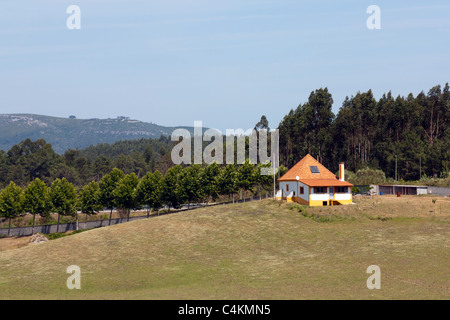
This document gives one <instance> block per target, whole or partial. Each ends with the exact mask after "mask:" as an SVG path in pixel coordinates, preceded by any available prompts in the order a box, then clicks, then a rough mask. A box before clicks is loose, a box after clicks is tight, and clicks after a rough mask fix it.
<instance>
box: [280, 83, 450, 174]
mask: <svg viewBox="0 0 450 320" xmlns="http://www.w3.org/2000/svg"><path fill="white" fill-rule="evenodd" d="M332 104H333V98H332V95H331V93H329V92H328V89H327V88H321V89H318V90H315V91H313V92H311V94H310V96H309V99H308V102H306V103H303V104H300V105H299V106H298V107H297V108H296V109H295V110H291V111H290V112H289V113H288V114H287V115H286V116H285V117H284V119H283V120H282V121H281V123H280V125H279V130H280V162H281V163H282V164H283V165H285V166H286V167H288V168H289V167H291V166H292V165H294V164H295V163H296V162H297V161H299V160H300V159H301V158H302V157H303V156H305V155H306V154H308V153H309V154H311V155H312V156H314V157H316V158H317V159H318V160H319V161H320V162H321V163H322V164H324V165H325V166H326V167H328V168H329V169H331V170H334V171H336V170H337V169H338V163H339V162H345V164H346V168H347V169H349V170H351V171H353V172H356V171H358V170H360V169H365V168H371V169H378V170H381V171H383V172H384V173H385V175H386V177H388V178H394V179H395V180H400V179H402V180H405V181H408V180H409V181H411V180H419V179H421V178H424V177H427V176H428V177H436V178H447V177H448V175H449V172H450V128H449V117H450V89H449V85H448V83H447V84H446V85H445V86H444V88H443V89H442V88H441V86H440V85H437V86H435V87H433V88H431V89H430V90H429V91H428V93H427V94H425V93H424V92H421V93H419V94H418V95H417V96H416V97H414V95H413V94H409V95H408V96H407V97H406V98H405V97H402V96H398V97H396V98H394V97H393V96H392V94H391V92H388V93H387V94H384V95H383V96H382V97H381V99H379V100H378V101H377V100H376V99H375V98H374V96H373V93H372V91H371V90H369V91H367V92H362V93H361V92H358V93H357V94H356V95H355V96H351V97H350V98H349V97H347V98H346V99H345V101H344V102H343V104H342V107H341V108H340V110H339V112H338V114H337V115H335V114H334V113H333V112H332V110H331V106H332Z"/></svg>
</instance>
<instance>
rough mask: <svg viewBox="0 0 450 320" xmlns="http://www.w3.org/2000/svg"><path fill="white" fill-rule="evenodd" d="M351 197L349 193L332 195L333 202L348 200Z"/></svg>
mask: <svg viewBox="0 0 450 320" xmlns="http://www.w3.org/2000/svg"><path fill="white" fill-rule="evenodd" d="M351 198H352V195H351V194H350V193H336V194H335V195H334V199H335V200H350V199H351Z"/></svg>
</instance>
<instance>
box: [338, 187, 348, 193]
mask: <svg viewBox="0 0 450 320" xmlns="http://www.w3.org/2000/svg"><path fill="white" fill-rule="evenodd" d="M336 192H337V193H347V187H337V190H336Z"/></svg>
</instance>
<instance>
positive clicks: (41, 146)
mask: <svg viewBox="0 0 450 320" xmlns="http://www.w3.org/2000/svg"><path fill="white" fill-rule="evenodd" d="M332 104H333V98H332V95H331V93H329V92H328V89H327V88H321V89H318V90H315V91H313V92H311V94H310V96H309V99H308V102H306V103H303V104H300V105H299V106H298V107H297V108H296V109H295V110H291V111H290V112H289V113H288V114H287V115H286V116H285V117H284V119H283V120H282V121H281V123H280V124H279V127H278V128H279V133H280V143H279V145H280V164H281V165H282V166H284V167H287V168H290V167H292V166H293V165H294V164H295V163H296V162H298V161H299V160H300V159H301V158H302V157H304V156H305V155H306V154H308V153H309V154H311V155H312V156H313V157H315V158H317V159H318V160H319V161H320V162H321V163H322V164H324V165H325V166H326V167H328V168H329V169H330V170H332V171H333V172H336V171H337V169H338V167H337V166H338V163H339V162H345V164H346V169H347V170H349V174H348V175H347V177H348V180H349V181H350V182H352V183H355V184H361V183H379V182H383V180H384V179H385V178H388V179H391V180H394V179H395V180H397V181H399V180H400V181H413V180H420V179H422V180H421V182H426V179H427V177H435V178H446V180H447V181H448V180H449V179H448V177H449V172H450V130H449V128H448V127H449V126H448V125H449V116H450V88H449V85H448V84H446V85H445V86H444V88H443V89H442V88H441V86H439V85H438V86H435V87H433V88H432V89H430V90H429V91H428V93H427V94H425V93H424V92H421V93H419V94H418V95H417V96H416V97H414V96H413V94H409V95H408V96H407V97H406V98H405V97H401V96H398V97H396V98H394V97H393V96H392V94H391V93H390V92H389V93H387V94H384V95H383V96H382V98H381V99H380V100H378V101H377V100H376V99H375V98H374V96H373V93H372V91H371V90H369V91H367V92H363V93H361V92H358V93H357V94H356V95H355V96H351V97H350V98H348V97H347V98H346V99H345V101H344V102H343V104H342V107H341V108H340V110H339V112H338V114H337V115H335V114H334V113H333V112H332ZM268 128H269V122H268V120H267V119H266V117H265V116H262V117H261V120H260V121H259V122H258V123H257V124H256V125H255V129H256V130H257V131H259V130H261V129H268ZM269 138H270V137H269ZM175 144H176V142H172V141H171V140H170V138H168V137H165V136H161V137H160V138H159V139H145V138H142V139H138V140H125V141H119V142H115V143H112V144H108V143H103V144H98V145H95V146H90V147H87V148H85V149H80V150H67V151H66V152H65V153H64V154H62V155H60V154H58V153H56V152H55V151H54V150H53V148H52V146H51V145H50V144H49V143H47V142H46V141H45V140H43V139H40V140H36V141H31V140H30V139H27V140H24V141H22V142H20V143H19V144H17V145H14V146H13V147H12V148H11V149H10V150H8V151H6V152H5V151H0V188H4V187H6V186H7V185H8V184H9V182H10V181H14V182H15V183H16V184H17V185H18V186H21V187H26V186H27V185H28V184H29V183H30V182H32V181H34V180H35V179H36V178H39V179H40V180H42V181H44V182H45V183H46V184H47V185H50V184H51V183H52V182H53V181H54V180H56V179H58V178H59V179H62V178H66V179H67V180H68V181H69V182H70V183H72V184H74V185H75V186H76V187H78V188H81V187H83V186H85V185H87V184H88V183H90V182H91V181H97V182H99V181H100V179H101V178H102V177H103V176H105V175H106V174H108V173H109V172H111V170H112V169H113V168H118V169H119V170H121V171H123V172H124V174H131V173H134V174H135V175H136V176H137V177H138V178H141V177H143V176H144V175H146V174H147V172H155V171H159V172H161V173H162V174H163V175H165V174H166V172H167V171H168V169H169V168H171V167H173V166H174V164H173V162H172V160H171V151H172V149H173V147H174V146H175ZM208 144H209V142H203V147H205V146H207V145H208ZM246 145H247V146H246V150H247V154H248V147H249V141H248V139H247V141H246ZM270 145H271V143H269V146H270ZM223 146H224V150H223V155H224V162H225V154H226V141H225V137H224V144H223ZM235 149H236V145H235ZM222 166H224V165H222ZM284 169H285V168H283V170H284ZM358 172H359V174H358ZM375 175H376V176H377V177H378V178H377V180H376V181H371V180H373V179H372V178H369V179H367V177H373V176H375ZM380 177H381V178H380ZM446 183H447V182H446Z"/></svg>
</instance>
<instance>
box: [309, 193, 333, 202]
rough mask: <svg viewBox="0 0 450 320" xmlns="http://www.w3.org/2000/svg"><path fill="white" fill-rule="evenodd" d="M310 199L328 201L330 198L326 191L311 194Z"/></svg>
mask: <svg viewBox="0 0 450 320" xmlns="http://www.w3.org/2000/svg"><path fill="white" fill-rule="evenodd" d="M311 200H320V201H328V200H330V195H329V194H328V193H316V194H311Z"/></svg>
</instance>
